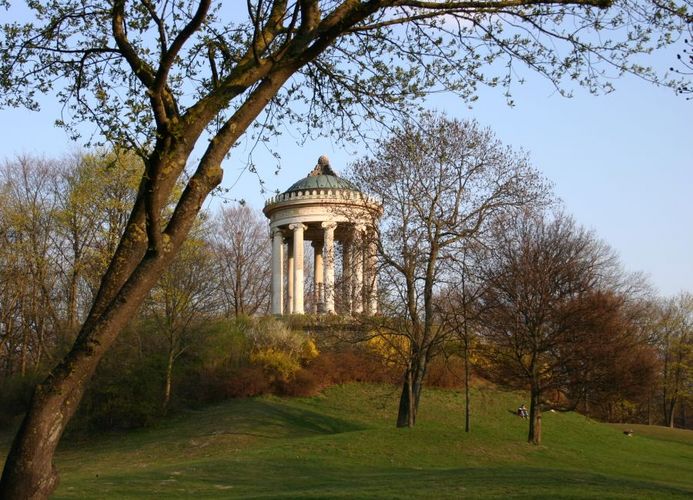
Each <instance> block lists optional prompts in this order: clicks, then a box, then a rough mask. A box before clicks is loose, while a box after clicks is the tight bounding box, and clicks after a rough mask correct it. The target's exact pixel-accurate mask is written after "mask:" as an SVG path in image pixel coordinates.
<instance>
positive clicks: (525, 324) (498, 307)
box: [481, 213, 622, 444]
mask: <svg viewBox="0 0 693 500" xmlns="http://www.w3.org/2000/svg"><path fill="white" fill-rule="evenodd" d="M494 234H495V242H494V244H493V246H492V250H491V255H490V258H489V260H488V262H487V263H486V265H485V270H484V281H485V282H486V286H485V289H484V292H483V294H482V296H481V310H482V316H481V325H482V329H481V334H482V339H483V340H482V342H483V343H484V346H485V347H486V355H487V356H488V358H489V359H491V360H492V361H493V362H494V365H495V369H496V371H495V373H494V376H495V378H496V379H497V380H499V381H501V382H504V383H506V384H508V385H511V386H514V387H518V388H528V389H529V391H530V409H529V432H528V441H529V442H530V443H535V444H540V443H541V414H542V411H545V410H546V409H549V408H550V409H560V410H569V409H573V408H574V407H575V405H576V404H577V402H578V401H580V398H581V396H582V395H583V394H584V393H585V390H586V387H588V386H589V384H590V383H591V384H597V383H598V382H599V377H598V376H597V374H599V373H602V372H603V368H604V364H600V363H599V361H604V363H608V362H609V361H608V360H609V356H608V353H609V351H608V350H607V348H606V347H605V346H615V345H616V344H615V341H616V340H617V339H618V338H619V336H618V335H617V334H618V333H619V332H620V328H621V323H620V322H619V314H620V312H621V305H622V301H621V300H620V298H619V297H618V295H616V294H614V290H616V289H617V287H618V284H619V283H620V281H619V280H620V275H619V269H618V265H617V261H616V259H615V256H614V255H613V253H612V252H611V250H610V249H609V248H608V247H607V246H606V245H604V244H603V243H601V242H600V241H598V240H597V239H596V238H595V237H594V236H593V235H592V234H591V233H589V232H588V231H586V230H584V229H582V228H580V227H578V226H577V225H576V224H575V223H574V222H573V220H572V219H570V218H569V217H567V216H565V215H563V214H560V213H559V214H556V215H555V216H553V217H552V218H547V216H546V215H544V214H524V215H522V216H521V217H517V218H512V219H509V220H506V221H505V222H499V223H498V225H497V226H496V229H495V231H494ZM600 369H601V371H600Z"/></svg>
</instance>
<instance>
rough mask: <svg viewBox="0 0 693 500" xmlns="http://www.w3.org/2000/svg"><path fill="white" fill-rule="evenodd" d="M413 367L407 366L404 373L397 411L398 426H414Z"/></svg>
mask: <svg viewBox="0 0 693 500" xmlns="http://www.w3.org/2000/svg"><path fill="white" fill-rule="evenodd" d="M411 372H412V369H411V366H410V367H408V368H407V371H406V372H405V373H404V382H403V384H402V394H401V395H400V397H399V411H398V412H397V427H413V425H414V418H413V415H412V413H413V401H414V398H413V390H412V385H413V383H412V373H411Z"/></svg>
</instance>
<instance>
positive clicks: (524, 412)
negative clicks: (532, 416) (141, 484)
mask: <svg viewBox="0 0 693 500" xmlns="http://www.w3.org/2000/svg"><path fill="white" fill-rule="evenodd" d="M517 416H518V417H522V418H527V417H528V416H529V415H528V413H527V407H526V406H525V404H524V403H522V404H521V405H520V407H519V408H518V409H517Z"/></svg>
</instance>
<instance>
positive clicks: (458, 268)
mask: <svg viewBox="0 0 693 500" xmlns="http://www.w3.org/2000/svg"><path fill="white" fill-rule="evenodd" d="M483 250H484V245H483V243H481V244H474V245H466V246H465V247H464V248H463V249H462V252H460V253H459V254H458V255H457V256H456V258H455V259H454V261H453V262H452V263H451V268H450V270H449V276H450V278H449V280H448V282H447V283H446V285H445V287H444V289H443V290H442V291H441V293H440V297H439V298H438V304H437V307H436V308H437V309H438V311H439V313H438V314H439V316H440V319H439V321H440V322H441V324H442V325H444V327H445V328H447V329H448V330H449V331H450V333H451V334H452V341H453V342H455V343H461V344H462V359H463V361H464V430H465V432H469V431H470V429H471V412H470V404H471V402H470V398H469V384H470V381H471V380H470V375H471V363H472V359H471V358H472V356H471V353H472V348H473V346H474V344H475V343H476V342H477V334H476V331H477V329H478V327H479V325H478V322H479V319H480V310H479V305H480V304H479V299H480V297H481V293H482V292H483V290H484V287H483V284H482V283H481V282H480V279H479V276H480V273H479V268H480V265H481V262H480V259H483V256H484V252H483Z"/></svg>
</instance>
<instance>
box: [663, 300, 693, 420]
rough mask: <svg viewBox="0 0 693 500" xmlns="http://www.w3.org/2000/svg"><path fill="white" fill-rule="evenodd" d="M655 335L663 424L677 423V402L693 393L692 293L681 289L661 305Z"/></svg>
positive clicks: (681, 401)
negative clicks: (658, 360)
mask: <svg viewBox="0 0 693 500" xmlns="http://www.w3.org/2000/svg"><path fill="white" fill-rule="evenodd" d="M654 335H655V339H654V340H655V345H656V346H657V348H658V351H659V357H660V362H661V380H662V383H661V404H662V415H663V417H664V425H667V426H669V427H674V415H675V411H676V407H677V405H681V404H685V402H686V401H687V400H690V399H691V397H692V396H693V394H692V392H691V381H692V379H693V295H691V294H690V293H682V294H680V295H678V296H677V297H675V298H672V299H669V300H668V301H666V302H665V303H664V304H662V305H661V306H660V308H659V314H658V321H657V323H656V325H655V332H654Z"/></svg>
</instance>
